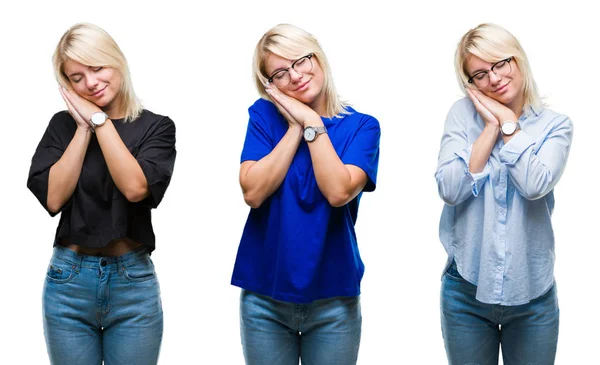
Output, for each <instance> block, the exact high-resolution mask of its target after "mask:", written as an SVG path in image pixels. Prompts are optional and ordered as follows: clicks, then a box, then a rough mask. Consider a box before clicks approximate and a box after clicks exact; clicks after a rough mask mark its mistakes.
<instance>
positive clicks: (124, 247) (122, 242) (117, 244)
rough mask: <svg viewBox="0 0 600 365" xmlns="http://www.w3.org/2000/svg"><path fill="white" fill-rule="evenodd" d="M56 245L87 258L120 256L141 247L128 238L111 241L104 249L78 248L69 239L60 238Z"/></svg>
mask: <svg viewBox="0 0 600 365" xmlns="http://www.w3.org/2000/svg"><path fill="white" fill-rule="evenodd" d="M58 243H59V244H60V245H61V246H63V247H66V248H68V249H69V250H71V251H74V252H75V253H77V254H79V255H89V256H121V255H124V254H126V253H128V252H130V251H133V250H135V249H136V248H138V247H140V246H141V245H142V244H141V243H139V242H136V241H134V240H132V239H129V238H122V239H116V240H112V241H110V243H109V244H108V245H106V246H104V247H84V246H79V245H77V244H76V243H74V242H71V240H70V239H69V238H61V239H60V241H59V242H58Z"/></svg>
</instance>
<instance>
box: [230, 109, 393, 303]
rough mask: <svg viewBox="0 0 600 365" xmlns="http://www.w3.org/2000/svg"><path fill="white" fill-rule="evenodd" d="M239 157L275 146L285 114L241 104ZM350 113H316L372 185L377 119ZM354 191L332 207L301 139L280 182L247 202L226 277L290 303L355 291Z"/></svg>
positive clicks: (358, 270)
mask: <svg viewBox="0 0 600 365" xmlns="http://www.w3.org/2000/svg"><path fill="white" fill-rule="evenodd" d="M248 111H249V114H250V121H249V123H248V130H247V133H246V141H245V143H244V149H243V151H242V158H241V161H242V162H244V161H249V160H251V161H258V160H260V159H261V158H263V157H265V156H266V155H268V154H269V153H271V151H272V150H273V149H274V148H275V146H276V145H277V144H278V143H279V141H280V140H281V139H282V138H283V136H284V135H285V133H286V132H287V130H288V122H287V121H286V120H285V119H284V118H283V116H282V115H281V114H280V113H279V111H278V110H277V108H276V107H275V106H274V105H273V104H272V103H271V102H269V101H267V100H263V99H259V100H257V101H256V102H255V103H254V105H252V106H251V107H250V108H249V110H248ZM348 111H350V112H351V114H350V115H343V117H342V118H335V117H334V118H322V120H323V123H324V124H325V126H326V127H327V132H328V135H329V138H330V140H331V143H332V144H333V147H334V148H335V151H336V152H337V154H338V156H340V158H341V160H342V162H343V163H344V164H351V165H355V166H358V167H360V168H361V169H362V170H363V171H364V172H365V173H366V174H367V177H368V182H367V184H366V186H365V187H364V189H363V191H373V190H375V183H376V178H377V166H378V163H379V137H380V134H381V130H380V128H379V122H378V121H377V119H375V118H373V117H371V116H369V115H366V114H362V113H358V112H356V111H355V110H354V109H352V108H350V107H349V108H348ZM361 195H362V193H360V194H359V195H358V196H357V197H356V198H355V199H353V200H352V201H351V202H349V203H348V204H346V205H344V206H343V207H339V208H334V207H332V206H331V205H330V204H329V202H328V201H327V199H325V197H324V196H323V194H322V193H321V191H320V190H319V188H318V186H317V180H316V179H315V174H314V171H313V167H312V162H311V158H310V151H309V149H308V145H307V142H306V141H304V140H302V141H301V142H300V146H299V147H298V150H297V152H296V155H295V156H294V159H293V160H292V163H291V165H290V168H289V170H288V172H287V175H286V176H285V179H284V180H283V182H282V184H281V186H280V187H279V188H278V189H277V190H276V191H275V192H274V193H273V195H271V196H270V197H269V198H267V199H266V200H265V201H264V202H263V204H262V205H261V206H260V207H259V208H257V209H251V210H250V214H249V216H248V220H247V222H246V226H245V228H244V233H243V235H242V239H241V242H240V246H239V249H238V254H237V259H236V262H235V267H234V270H233V277H232V279H231V283H232V284H233V285H235V286H239V287H241V288H244V289H247V290H251V291H254V292H257V293H259V294H263V295H268V296H270V297H272V298H274V299H277V300H282V301H286V302H293V303H310V302H312V301H314V300H317V299H323V298H331V297H335V296H356V295H359V294H360V280H361V278H362V276H363V272H364V265H363V263H362V260H361V259H360V254H359V252H358V246H357V242H356V234H355V232H354V225H355V224H356V217H357V213H358V205H359V202H360V198H361Z"/></svg>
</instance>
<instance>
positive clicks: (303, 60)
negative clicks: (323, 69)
mask: <svg viewBox="0 0 600 365" xmlns="http://www.w3.org/2000/svg"><path fill="white" fill-rule="evenodd" d="M314 55H315V54H314V53H309V54H307V55H306V56H304V57H300V58H298V59H297V60H296V61H294V62H293V63H292V65H291V66H290V67H288V68H284V69H281V70H278V71H277V72H275V73H274V74H273V75H271V77H269V79H268V81H269V83H274V84H275V86H277V87H278V88H282V87H286V86H288V85H289V84H290V82H292V78H291V77H290V69H293V70H294V71H296V73H299V74H305V73H307V72H310V71H311V70H312V68H313V64H312V58H313V56H314Z"/></svg>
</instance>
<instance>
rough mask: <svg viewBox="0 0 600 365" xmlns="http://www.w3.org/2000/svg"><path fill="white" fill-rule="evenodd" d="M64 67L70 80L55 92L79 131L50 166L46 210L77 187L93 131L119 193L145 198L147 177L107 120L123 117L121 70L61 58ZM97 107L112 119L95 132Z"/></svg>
mask: <svg viewBox="0 0 600 365" xmlns="http://www.w3.org/2000/svg"><path fill="white" fill-rule="evenodd" d="M63 70H64V73H65V75H66V76H67V78H68V79H69V84H68V85H65V86H64V87H60V88H59V91H60V94H61V96H62V98H63V100H64V101H65V104H66V105H67V108H68V110H69V113H70V114H71V116H72V117H73V119H74V120H75V123H77V129H76V131H75V135H74V136H73V139H72V140H71V142H70V143H69V146H68V147H67V149H66V150H65V152H64V153H63V155H62V157H61V158H60V159H59V160H58V161H57V162H56V163H55V164H54V165H53V166H52V167H51V168H50V176H49V179H48V198H47V205H48V209H49V210H50V211H53V212H57V211H59V210H60V208H61V207H62V206H63V205H64V204H65V203H66V202H67V201H68V200H69V198H70V197H71V195H72V194H73V192H74V191H75V187H76V186H77V182H78V180H79V176H80V173H81V169H82V166H83V160H84V158H85V153H86V151H87V148H88V146H89V143H90V140H91V137H92V133H94V132H95V134H96V137H97V139H98V143H99V145H100V149H101V150H102V154H103V156H104V159H105V161H106V165H107V166H108V170H109V173H110V175H111V177H112V179H113V181H114V183H115V185H116V186H117V188H118V189H119V191H121V193H123V195H124V196H125V198H126V199H127V200H128V201H130V202H138V201H141V200H143V199H144V198H145V197H147V196H148V194H149V191H148V183H147V181H146V177H145V176H144V173H143V171H142V169H141V167H140V165H139V164H138V162H137V161H136V159H135V158H134V157H133V156H132V155H131V153H130V152H129V150H128V149H127V147H126V146H125V144H124V143H123V141H122V140H121V137H120V136H119V134H118V133H117V130H116V129H115V127H114V125H113V123H112V121H111V120H110V119H120V118H123V117H124V115H125V112H124V110H123V107H122V106H121V105H120V104H119V102H118V98H117V95H118V93H119V91H120V85H121V76H120V74H119V72H117V71H116V70H115V69H113V68H110V67H91V66H86V65H83V64H81V63H79V62H76V61H73V60H71V59H67V60H66V61H65V63H64V67H63ZM100 111H103V112H105V113H106V114H107V115H108V117H109V118H110V119H109V120H107V121H106V122H105V123H104V125H102V126H99V127H97V128H96V129H95V131H94V132H93V131H92V127H91V125H90V122H89V121H90V120H91V117H92V114H94V113H96V112H100ZM71 246H75V245H71ZM128 246H131V242H130V241H128V240H117V241H115V242H112V243H111V245H109V246H107V247H104V248H103V249H100V250H99V252H94V254H107V253H108V254H111V253H113V254H114V253H116V254H121V251H123V250H126V251H127V250H128ZM77 247H79V246H77ZM69 248H71V247H69ZM78 251H85V248H79V249H78ZM126 251H125V252H126ZM85 253H87V252H85ZM122 253H124V252H122ZM87 254H89V253H87Z"/></svg>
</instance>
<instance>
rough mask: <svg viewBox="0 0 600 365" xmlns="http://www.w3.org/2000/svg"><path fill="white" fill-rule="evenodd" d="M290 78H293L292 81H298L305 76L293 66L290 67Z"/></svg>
mask: <svg viewBox="0 0 600 365" xmlns="http://www.w3.org/2000/svg"><path fill="white" fill-rule="evenodd" d="M289 74H290V79H291V80H292V82H294V83H296V82H298V81H300V80H301V79H302V77H303V76H304V75H303V74H302V73H300V72H298V71H296V70H295V69H293V68H290V72H289Z"/></svg>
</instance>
